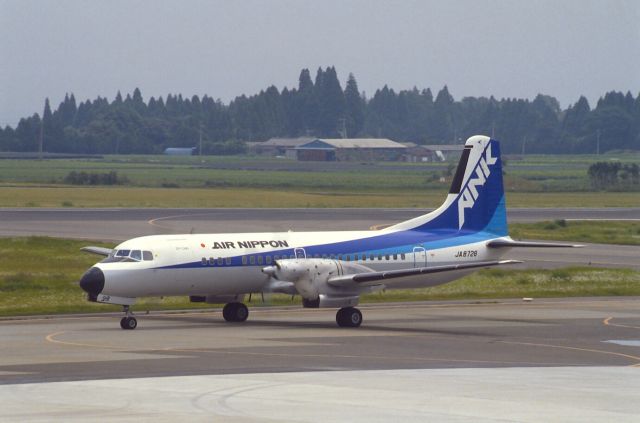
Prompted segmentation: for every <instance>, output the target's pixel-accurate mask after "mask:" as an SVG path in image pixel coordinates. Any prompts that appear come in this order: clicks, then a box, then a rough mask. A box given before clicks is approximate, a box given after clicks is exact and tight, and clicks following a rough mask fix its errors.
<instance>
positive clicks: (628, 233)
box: [509, 220, 640, 245]
mask: <svg viewBox="0 0 640 423" xmlns="http://www.w3.org/2000/svg"><path fill="white" fill-rule="evenodd" d="M509 233H510V235H511V237H512V238H513V239H547V240H555V241H574V242H589V243H597V244H624V245H640V222H620V221H565V220H555V221H547V222H538V223H512V224H511V225H509Z"/></svg>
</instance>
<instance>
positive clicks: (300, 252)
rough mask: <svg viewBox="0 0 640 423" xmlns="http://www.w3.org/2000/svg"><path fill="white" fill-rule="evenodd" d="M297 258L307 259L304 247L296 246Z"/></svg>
mask: <svg viewBox="0 0 640 423" xmlns="http://www.w3.org/2000/svg"><path fill="white" fill-rule="evenodd" d="M294 252H295V255H296V258H297V259H306V258H307V253H306V251H304V248H296V249H295V250H294Z"/></svg>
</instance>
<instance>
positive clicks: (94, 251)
mask: <svg viewBox="0 0 640 423" xmlns="http://www.w3.org/2000/svg"><path fill="white" fill-rule="evenodd" d="M80 250H81V251H86V252H87V253H91V254H97V255H99V256H105V257H106V256H108V255H109V254H111V253H112V252H113V250H112V249H111V248H103V247H92V246H88V247H82V248H80Z"/></svg>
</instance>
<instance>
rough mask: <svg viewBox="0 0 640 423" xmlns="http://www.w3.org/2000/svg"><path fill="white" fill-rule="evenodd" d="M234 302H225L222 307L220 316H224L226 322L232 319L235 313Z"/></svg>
mask: <svg viewBox="0 0 640 423" xmlns="http://www.w3.org/2000/svg"><path fill="white" fill-rule="evenodd" d="M236 304H238V303H229V304H225V306H224V308H223V309H222V317H224V320H226V321H227V322H233V321H234V320H233V316H234V314H235V308H236Z"/></svg>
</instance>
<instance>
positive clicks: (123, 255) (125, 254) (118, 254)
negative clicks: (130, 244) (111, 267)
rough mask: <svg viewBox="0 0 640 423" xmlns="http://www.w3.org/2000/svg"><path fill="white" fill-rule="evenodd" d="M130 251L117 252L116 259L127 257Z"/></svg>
mask: <svg viewBox="0 0 640 423" xmlns="http://www.w3.org/2000/svg"><path fill="white" fill-rule="evenodd" d="M130 252H131V250H118V252H117V253H116V257H128V256H129V253H130Z"/></svg>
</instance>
